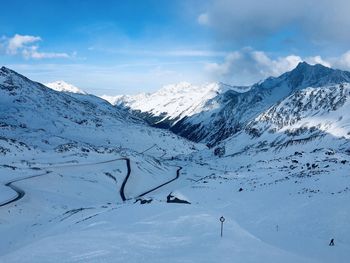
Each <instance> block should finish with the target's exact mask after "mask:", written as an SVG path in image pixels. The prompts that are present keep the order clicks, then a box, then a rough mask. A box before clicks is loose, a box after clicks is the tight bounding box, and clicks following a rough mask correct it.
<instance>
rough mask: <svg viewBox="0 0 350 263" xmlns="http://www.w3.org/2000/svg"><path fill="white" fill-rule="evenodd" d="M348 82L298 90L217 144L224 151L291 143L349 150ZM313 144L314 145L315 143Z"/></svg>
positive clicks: (280, 146) (273, 146)
mask: <svg viewBox="0 0 350 263" xmlns="http://www.w3.org/2000/svg"><path fill="white" fill-rule="evenodd" d="M349 112H350V83H343V84H334V85H326V86H321V87H309V88H305V89H302V90H298V91H296V92H294V93H293V94H291V95H290V96H288V97H286V98H285V99H283V100H282V101H280V102H278V103H277V104H275V105H273V106H272V107H270V108H269V109H268V110H266V111H264V112H263V113H261V114H260V115H259V116H257V117H256V118H255V119H254V120H252V121H250V122H249V123H248V124H247V125H246V126H245V128H244V130H242V131H240V132H239V133H237V134H235V135H233V136H232V137H230V138H228V139H226V140H225V141H223V142H222V143H221V146H225V147H226V153H227V154H235V153H241V152H244V151H253V152H258V151H267V150H271V149H274V150H282V149H283V150H284V151H287V150H288V148H290V147H291V146H294V147H295V146H296V147H297V148H302V149H303V150H305V149H308V148H309V147H310V146H307V145H308V143H309V144H310V145H311V147H314V148H313V149H312V150H317V149H332V150H331V151H332V152H333V151H334V150H336V151H339V152H343V153H350V116H349ZM316 145H317V146H316Z"/></svg>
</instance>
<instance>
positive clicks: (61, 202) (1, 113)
mask: <svg viewBox="0 0 350 263" xmlns="http://www.w3.org/2000/svg"><path fill="white" fill-rule="evenodd" d="M304 66H305V67H306V69H303V70H301V73H298V74H295V75H294V73H295V71H292V72H290V73H286V74H285V75H282V76H281V77H280V78H270V79H267V80H266V81H264V82H262V83H259V84H256V85H255V86H253V87H251V89H250V90H249V91H245V92H243V91H242V90H240V89H239V90H235V89H233V88H228V89H227V90H226V89H224V90H221V88H219V89H218V90H217V91H218V93H219V94H217V95H215V94H214V93H215V92H216V91H215V89H216V88H213V89H211V90H212V92H213V97H211V96H212V95H210V96H208V97H206V98H205V99H204V100H203V105H202V106H201V107H199V108H197V109H200V110H199V112H197V113H195V114H193V115H191V116H190V117H189V118H191V120H195V119H197V120H200V122H198V123H199V124H201V123H205V127H211V128H212V129H213V131H208V130H203V134H208V132H213V135H214V134H215V132H217V130H218V129H220V128H222V129H229V128H232V127H230V125H233V128H234V125H235V124H237V125H238V124H239V125H240V127H239V129H237V127H236V129H237V130H236V131H234V130H232V133H233V135H232V133H231V134H230V133H227V134H226V135H227V136H229V137H228V138H226V140H223V141H221V142H220V143H219V144H218V146H216V147H215V148H214V149H206V148H204V147H201V146H200V145H197V144H193V143H190V142H188V141H186V140H184V139H181V138H179V137H177V136H175V135H174V134H171V133H169V132H168V131H166V130H160V129H155V128H152V127H149V126H147V125H145V123H144V122H143V121H141V120H140V119H138V118H136V117H134V116H133V115H130V113H129V112H126V111H125V110H121V109H120V108H119V107H113V106H112V105H110V104H109V103H107V102H106V101H104V100H102V99H100V98H97V97H95V96H92V95H84V94H75V93H65V92H56V91H53V90H50V89H48V88H47V87H45V86H43V85H41V84H39V83H35V82H32V81H30V80H28V79H27V78H25V77H23V76H21V75H19V74H17V73H15V72H13V71H11V70H9V69H6V68H1V70H0V236H1V238H0V262H6V263H11V262H16V263H17V262H21V263H22V262H28V263H33V262H35V263H37V262H43V263H44V262H45V263H47V262H52V263H58V262H59V263H61V262H69V263H71V262H84V263H85V262H130V263H138V262H145V263H151V262H152V263H154V262H170V263H179V262H191V263H194V262H207V263H211V262H225V263H226V262H227V263H229V262H232V261H236V262H243V263H261V262H269V263H280V262H290V263H292V262H293V263H294V262H305V263H316V262H317V263H328V262H337V263H348V262H349V261H350V255H349V251H350V238H349V237H350V225H349V218H350V207H349V202H350V177H349V174H350V166H349V162H350V150H349V148H350V147H349V132H350V131H349V127H350V125H349V117H348V116H349V111H350V106H349V105H350V104H349V89H350V86H349V83H347V82H348V80H347V76H348V75H347V73H344V72H335V71H329V70H328V69H327V70H326V71H325V73H322V74H318V72H319V69H317V67H312V68H309V66H308V65H303V64H301V65H299V69H300V68H301V67H304ZM316 69H317V70H316ZM314 70H316V71H314ZM323 70H324V69H323V68H321V71H323ZM309 71H310V72H309ZM304 72H308V73H307V74H306V75H305V74H304ZM292 75H293V76H292ZM313 76H314V77H313ZM339 76H340V77H339ZM321 80H322V81H321ZM339 82H344V83H342V84H340V83H339ZM317 83H320V85H318V84H317ZM311 84H312V85H311ZM216 85H217V84H216ZM309 85H311V86H312V87H308V86H309ZM204 90H205V89H204ZM202 91H203V90H202ZM175 93H176V92H175ZM199 93H200V92H198V93H197V95H198V94H199ZM198 96H199V95H198ZM179 98H182V97H181V96H180V95H179ZM158 99H159V98H158ZM183 100H186V103H188V104H189V105H191V104H192V103H193V101H191V100H190V99H189V100H187V99H186V98H185V97H184V98H183ZM160 102H162V101H160ZM169 102H170V104H169V105H173V106H174V105H178V107H180V102H181V101H180V102H179V101H177V100H169ZM211 103H212V104H211ZM215 103H216V104H215ZM214 104H215V105H216V106H218V107H217V108H215V107H216V106H215V107H213V108H215V109H216V110H215V109H212V108H210V105H214ZM160 105H162V103H160V104H159V105H158V106H160ZM141 106H142V105H140V107H141ZM158 106H157V107H158ZM163 106H164V107H165V108H164V110H166V105H163ZM182 106H183V105H182ZM206 107H208V108H209V110H208V111H201V110H202V109H203V108H206ZM240 107H242V109H241V108H240ZM176 108H177V106H174V108H172V109H173V110H174V111H173V113H174V114H175V115H176V114H179V113H180V112H184V111H186V107H184V106H183V108H182V109H181V110H180V111H179V112H177V111H176ZM192 109H193V110H195V109H196V108H195V107H193V108H192ZM191 112H193V111H192V110H189V111H188V112H187V113H188V114H190V113H191ZM211 113H214V114H211ZM186 117H187V116H186ZM186 117H185V118H186ZM175 122H176V121H175ZM180 122H181V121H177V122H176V123H175V124H174V125H178V124H179V123H180ZM183 122H184V120H183ZM215 122H217V123H215ZM215 125H217V126H215ZM178 127H180V126H178ZM202 129H204V128H202ZM206 129H208V128H206ZM187 131H188V132H190V130H187ZM197 131H198V130H197ZM195 132H196V130H195ZM226 135H225V136H226ZM193 136H194V134H193ZM225 136H224V137H225ZM203 138H204V137H203ZM17 194H18V195H22V194H23V195H22V196H19V198H18V199H17V200H16V199H14V198H16V196H17ZM122 194H123V195H124V197H125V200H124V199H123V195H122ZM170 194H171V195H172V196H173V197H174V196H175V197H176V198H178V199H179V200H180V201H182V202H179V203H168V201H169V200H170V198H168V197H169V195H170ZM9 200H13V202H10V203H7V202H8V201H9ZM184 201H186V202H184ZM4 203H7V204H6V205H4ZM189 203H190V204H189ZM221 216H224V217H225V218H226V220H225V222H224V225H223V226H224V228H223V236H222V237H220V221H219V218H220V217H221ZM332 238H334V240H335V246H332V247H331V246H328V244H329V241H330V239H332Z"/></svg>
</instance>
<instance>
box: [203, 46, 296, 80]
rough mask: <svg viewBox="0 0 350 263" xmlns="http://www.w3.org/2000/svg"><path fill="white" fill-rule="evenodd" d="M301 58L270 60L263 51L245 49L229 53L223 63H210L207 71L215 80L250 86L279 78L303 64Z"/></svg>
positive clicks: (288, 57) (286, 57)
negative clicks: (268, 79) (300, 63)
mask: <svg viewBox="0 0 350 263" xmlns="http://www.w3.org/2000/svg"><path fill="white" fill-rule="evenodd" d="M301 61H302V59H301V57H299V56H295V55H289V56H285V57H278V58H277V59H272V58H270V57H269V56H268V55H267V54H266V53H265V52H263V51H256V50H253V49H251V48H244V49H242V50H240V51H234V52H231V53H229V54H228V55H227V56H226V58H225V61H224V62H223V63H221V64H220V63H208V64H207V65H206V71H207V72H208V73H210V74H211V75H212V76H213V78H214V79H216V80H221V81H225V82H229V83H232V84H236V85H249V84H252V83H254V82H256V81H258V80H261V79H264V78H266V77H269V76H278V75H280V74H282V73H284V72H286V71H288V70H291V69H293V68H294V67H296V66H297V65H298V63H299V62H301Z"/></svg>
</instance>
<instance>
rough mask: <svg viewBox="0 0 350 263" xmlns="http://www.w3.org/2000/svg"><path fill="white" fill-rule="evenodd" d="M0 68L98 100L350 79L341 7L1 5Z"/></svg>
mask: <svg viewBox="0 0 350 263" xmlns="http://www.w3.org/2000/svg"><path fill="white" fill-rule="evenodd" d="M2 6H3V7H4V6H5V8H4V9H2V11H1V15H0V61H1V64H2V65H5V66H7V67H10V68H12V69H14V70H16V71H18V72H20V73H22V74H24V75H26V76H28V77H30V78H32V79H34V80H37V81H40V82H50V81H55V80H65V81H67V82H70V83H72V84H74V85H76V86H78V87H79V88H81V89H84V90H86V91H88V92H91V93H94V94H97V95H102V94H108V95H116V94H134V93H137V92H142V91H154V90H156V89H158V88H160V87H161V86H162V85H165V84H169V83H175V82H180V81H188V82H193V83H195V84H200V83H205V82H211V81H223V82H226V83H229V84H235V85H247V84H252V83H254V82H256V81H259V80H261V79H264V78H266V77H268V76H271V75H272V76H277V75H279V74H281V73H283V72H285V71H288V70H291V69H292V68H293V67H295V66H296V65H297V64H298V63H299V62H300V61H303V60H304V61H307V62H309V63H311V64H314V63H321V64H324V65H326V66H329V67H334V68H340V69H345V70H350V44H349V43H350V34H349V28H350V15H349V10H350V1H348V0H332V1H330V0H264V1H260V0H244V1H243V0H242V1H241V0H198V1H197V0H174V1H162V0H158V1H155V0H143V1H138V0H130V1H122V0H120V1H112V0H106V1H97V0H94V1H93V0H85V1H70V0H51V1H45V0H31V1H26V0H22V1H20V0H11V1H7V3H6V5H2Z"/></svg>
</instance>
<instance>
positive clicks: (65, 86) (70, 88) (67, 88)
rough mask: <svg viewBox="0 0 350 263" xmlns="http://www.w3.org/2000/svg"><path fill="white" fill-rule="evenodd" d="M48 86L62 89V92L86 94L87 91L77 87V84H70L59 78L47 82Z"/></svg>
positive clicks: (58, 89)
mask: <svg viewBox="0 0 350 263" xmlns="http://www.w3.org/2000/svg"><path fill="white" fill-rule="evenodd" d="M45 86H46V87H49V88H50V89H53V90H56V91H61V92H71V93H78V94H86V92H85V91H83V90H81V89H79V88H77V87H76V86H74V85H72V84H69V83H67V82H65V81H63V80H58V81H54V82H50V83H45Z"/></svg>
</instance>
